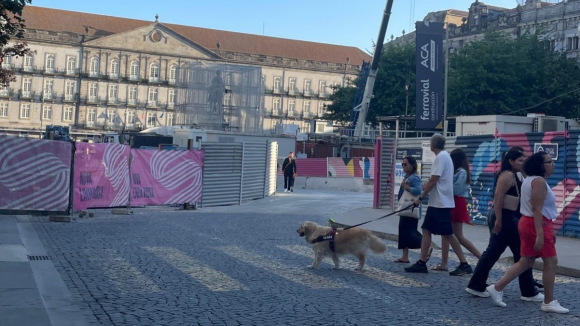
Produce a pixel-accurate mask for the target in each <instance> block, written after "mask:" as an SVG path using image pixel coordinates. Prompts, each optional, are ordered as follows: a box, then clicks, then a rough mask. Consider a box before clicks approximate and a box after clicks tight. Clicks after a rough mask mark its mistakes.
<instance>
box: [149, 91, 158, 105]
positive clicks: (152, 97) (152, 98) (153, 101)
mask: <svg viewBox="0 0 580 326" xmlns="http://www.w3.org/2000/svg"><path fill="white" fill-rule="evenodd" d="M157 95H158V89H157V88H155V87H150V88H149V105H156V104H157V98H158V96H157Z"/></svg>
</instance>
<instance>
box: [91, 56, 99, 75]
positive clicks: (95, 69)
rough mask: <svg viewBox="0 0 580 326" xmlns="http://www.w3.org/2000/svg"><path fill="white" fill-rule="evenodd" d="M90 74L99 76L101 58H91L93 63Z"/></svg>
mask: <svg viewBox="0 0 580 326" xmlns="http://www.w3.org/2000/svg"><path fill="white" fill-rule="evenodd" d="M89 74H90V75H91V76H93V77H94V76H98V75H99V58H97V57H94V58H91V62H90V65H89Z"/></svg>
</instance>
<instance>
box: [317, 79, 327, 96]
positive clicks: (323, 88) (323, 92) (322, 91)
mask: <svg viewBox="0 0 580 326" xmlns="http://www.w3.org/2000/svg"><path fill="white" fill-rule="evenodd" d="M318 88H319V90H318V92H319V94H320V95H326V82H325V81H320V84H319V87H318Z"/></svg>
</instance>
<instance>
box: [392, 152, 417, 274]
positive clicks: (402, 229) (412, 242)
mask: <svg viewBox="0 0 580 326" xmlns="http://www.w3.org/2000/svg"><path fill="white" fill-rule="evenodd" d="M402 165H403V171H404V172H405V179H404V180H403V182H401V188H399V194H398V197H397V200H399V199H401V196H403V193H404V192H405V191H408V192H409V193H411V195H413V196H419V195H420V194H421V177H420V176H419V175H418V174H417V168H418V166H417V160H416V159H415V158H414V157H412V156H407V157H405V158H403V163H402ZM417 225H419V219H416V218H413V217H409V216H399V239H398V242H399V249H402V250H403V255H402V256H401V258H399V259H397V260H395V263H404V264H407V263H409V249H419V248H421V233H419V231H417Z"/></svg>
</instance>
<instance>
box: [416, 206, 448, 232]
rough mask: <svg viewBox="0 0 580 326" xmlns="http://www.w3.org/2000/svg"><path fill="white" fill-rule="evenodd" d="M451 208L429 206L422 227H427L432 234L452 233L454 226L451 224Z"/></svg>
mask: <svg viewBox="0 0 580 326" xmlns="http://www.w3.org/2000/svg"><path fill="white" fill-rule="evenodd" d="M451 210H453V208H438V207H427V214H425V220H424V221H423V225H421V228H422V229H426V230H427V231H429V232H431V234H437V235H451V234H453V226H452V225H451Z"/></svg>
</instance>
